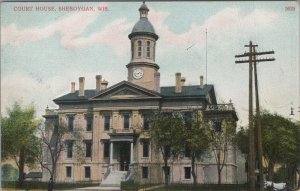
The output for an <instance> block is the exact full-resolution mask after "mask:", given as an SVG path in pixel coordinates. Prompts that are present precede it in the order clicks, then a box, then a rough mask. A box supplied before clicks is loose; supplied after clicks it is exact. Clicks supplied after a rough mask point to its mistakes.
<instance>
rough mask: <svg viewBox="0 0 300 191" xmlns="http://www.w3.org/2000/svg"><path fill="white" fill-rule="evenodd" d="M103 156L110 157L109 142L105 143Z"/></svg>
mask: <svg viewBox="0 0 300 191" xmlns="http://www.w3.org/2000/svg"><path fill="white" fill-rule="evenodd" d="M103 147H104V149H103V154H104V158H107V157H109V141H103Z"/></svg>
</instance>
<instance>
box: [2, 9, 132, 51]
mask: <svg viewBox="0 0 300 191" xmlns="http://www.w3.org/2000/svg"><path fill="white" fill-rule="evenodd" d="M97 17H98V14H97V12H76V13H74V14H72V15H70V16H68V17H66V18H63V19H62V20H59V21H57V22H54V23H52V24H49V25H47V26H45V27H33V28H26V29H18V27H17V26H16V25H15V24H14V23H12V24H10V25H8V26H5V27H2V28H1V33H2V41H1V43H2V44H4V45H5V44H11V45H14V46H21V45H22V44H24V43H26V42H34V41H39V40H43V39H47V38H49V37H51V36H52V35H54V34H56V33H58V34H60V35H61V41H60V42H61V45H62V46H63V47H65V48H70V49H76V48H82V47H85V46H91V45H94V44H103V45H106V46H108V47H110V48H112V49H113V50H114V51H115V53H117V54H122V53H124V52H125V51H126V49H124V48H123V49H122V46H120V44H122V43H127V41H128V39H127V33H128V31H129V29H130V27H131V26H132V23H128V22H127V21H126V20H125V19H117V20H115V21H113V22H111V23H109V24H108V25H107V26H106V27H105V28H104V29H103V30H102V31H101V32H98V33H93V34H91V35H90V36H88V37H80V35H81V34H82V33H83V32H84V30H85V29H86V28H87V27H88V26H89V25H90V24H92V23H93V22H94V21H96V19H97Z"/></svg>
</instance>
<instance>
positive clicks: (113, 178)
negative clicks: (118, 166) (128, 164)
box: [100, 171, 127, 187]
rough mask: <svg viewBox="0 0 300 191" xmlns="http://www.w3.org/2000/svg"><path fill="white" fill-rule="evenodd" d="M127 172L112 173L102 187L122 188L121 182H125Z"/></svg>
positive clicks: (102, 183)
mask: <svg viewBox="0 0 300 191" xmlns="http://www.w3.org/2000/svg"><path fill="white" fill-rule="evenodd" d="M126 174H127V171H111V172H110V173H109V175H108V176H107V177H106V178H105V179H104V180H103V181H102V182H101V184H100V187H120V184H121V181H124V180H125V176H126Z"/></svg>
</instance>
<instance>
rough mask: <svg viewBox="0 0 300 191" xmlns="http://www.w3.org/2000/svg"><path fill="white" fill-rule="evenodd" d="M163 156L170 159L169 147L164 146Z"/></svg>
mask: <svg viewBox="0 0 300 191" xmlns="http://www.w3.org/2000/svg"><path fill="white" fill-rule="evenodd" d="M165 155H166V157H167V158H170V157H171V149H170V146H168V145H167V146H165Z"/></svg>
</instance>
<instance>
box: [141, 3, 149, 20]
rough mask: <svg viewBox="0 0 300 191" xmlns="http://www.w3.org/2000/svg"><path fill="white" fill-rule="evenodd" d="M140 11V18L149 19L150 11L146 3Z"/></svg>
mask: <svg viewBox="0 0 300 191" xmlns="http://www.w3.org/2000/svg"><path fill="white" fill-rule="evenodd" d="M139 11H140V16H141V17H147V16H148V12H149V9H148V7H147V5H146V4H145V1H144V2H143V4H142V5H141V7H140V8H139Z"/></svg>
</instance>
